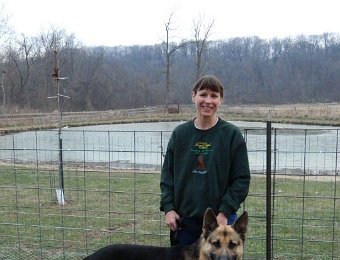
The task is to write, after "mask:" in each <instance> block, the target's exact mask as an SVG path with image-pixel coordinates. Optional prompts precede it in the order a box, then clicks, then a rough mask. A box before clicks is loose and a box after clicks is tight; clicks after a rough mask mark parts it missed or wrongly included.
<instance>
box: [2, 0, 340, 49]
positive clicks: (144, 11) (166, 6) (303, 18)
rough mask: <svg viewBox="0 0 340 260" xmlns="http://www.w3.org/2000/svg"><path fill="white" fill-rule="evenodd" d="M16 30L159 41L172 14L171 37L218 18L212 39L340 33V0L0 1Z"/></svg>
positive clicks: (104, 41) (89, 41) (99, 40)
mask: <svg viewBox="0 0 340 260" xmlns="http://www.w3.org/2000/svg"><path fill="white" fill-rule="evenodd" d="M2 5H3V7H4V11H5V12H4V13H6V14H8V15H9V24H10V25H11V26H12V27H13V28H14V30H15V31H16V32H17V33H24V34H25V35H27V36H35V35H37V34H38V33H40V32H42V31H47V30H48V29H49V28H50V27H51V26H54V27H55V28H58V29H65V30H66V32H67V33H68V34H70V33H74V34H75V36H76V38H77V39H78V40H79V41H81V42H82V43H83V44H85V45H87V46H97V45H106V46H116V45H134V44H140V45H144V44H157V43H160V42H161V41H162V39H164V36H165V26H164V24H165V22H166V21H167V20H168V18H169V17H170V14H171V13H174V15H173V20H172V21H173V27H174V28H175V30H174V31H173V32H172V35H173V36H176V38H174V39H173V40H175V41H177V40H180V39H183V38H186V39H190V38H192V36H193V29H192V28H193V21H194V20H196V21H197V20H198V18H199V17H200V16H201V17H204V21H205V24H209V23H211V22H212V21H214V25H213V28H212V34H211V36H210V38H209V39H211V40H217V39H221V40H224V39H228V38H231V37H238V36H240V37H244V36H254V35H256V36H259V37H261V38H268V39H270V38H274V37H279V38H283V37H287V36H296V35H300V34H304V35H310V34H322V33H324V32H335V33H338V32H340V14H339V10H340V8H339V7H340V0H0V6H2Z"/></svg>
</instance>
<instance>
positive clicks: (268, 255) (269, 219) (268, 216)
mask: <svg viewBox="0 0 340 260" xmlns="http://www.w3.org/2000/svg"><path fill="white" fill-rule="evenodd" d="M266 136H267V142H266V144H267V147H266V153H267V155H266V259H267V260H270V259H272V213H271V210H272V180H271V165H272V157H271V156H272V134H271V121H267V134H266Z"/></svg>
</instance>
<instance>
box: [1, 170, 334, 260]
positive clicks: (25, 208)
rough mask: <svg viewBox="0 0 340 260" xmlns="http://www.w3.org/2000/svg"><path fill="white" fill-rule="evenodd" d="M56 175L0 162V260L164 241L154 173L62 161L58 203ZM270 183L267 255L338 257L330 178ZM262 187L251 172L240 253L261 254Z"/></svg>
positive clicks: (263, 244) (74, 256)
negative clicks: (62, 182)
mask: <svg viewBox="0 0 340 260" xmlns="http://www.w3.org/2000/svg"><path fill="white" fill-rule="evenodd" d="M335 180H336V179H335ZM57 182H58V173H57V172H56V171H53V170H51V169H50V168H48V167H45V169H44V168H43V167H41V166H38V165H37V166H36V167H31V168H28V167H21V166H16V167H15V168H13V167H8V166H4V165H3V166H2V168H1V174H0V183H1V185H0V187H1V197H0V207H1V211H2V212H1V215H0V259H81V258H82V257H83V256H85V255H87V254H89V253H91V252H92V251H94V250H95V249H97V248H99V247H102V246H105V245H107V244H110V243H118V242H129V243H137V244H153V245H168V244H169V242H168V231H167V228H166V227H165V224H164V216H163V214H162V213H160V212H159V208H158V207H159V196H160V194H159V173H155V172H137V171H130V172H129V171H124V172H120V171H99V170H95V169H93V170H84V169H82V168H81V167H80V168H78V169H75V168H72V169H71V168H70V169H67V168H66V169H65V198H66V204H65V205H59V204H58V203H57V201H56V195H55V189H56V188H55V187H56V186H57ZM273 185H274V190H275V194H274V197H273V202H274V203H273V211H272V212H273V213H272V214H273V226H272V227H273V252H274V258H273V259H325V260H326V259H339V258H337V257H339V256H340V249H339V247H338V245H337V244H336V243H338V242H339V239H340V234H339V230H340V228H339V222H340V216H339V210H338V209H339V208H340V202H339V200H338V199H336V198H335V196H334V195H335V194H339V192H340V188H339V185H338V186H337V185H335V183H334V178H333V179H330V180H329V181H326V180H323V181H322V182H320V181H318V178H317V177H315V178H313V177H311V178H310V179H309V180H308V182H305V181H304V179H303V176H301V177H295V178H284V177H282V178H277V179H275V182H273ZM265 194H266V178H264V177H263V175H253V176H252V182H251V189H250V194H249V196H248V198H247V200H246V202H245V203H244V205H243V206H242V209H240V212H241V211H242V210H247V211H248V212H249V215H250V223H249V233H248V238H247V241H246V249H245V251H246V253H245V255H246V257H245V259H264V258H265V251H266V241H265V238H266V231H265V226H266V218H265V214H266V197H265ZM335 209H337V210H335ZM332 257H333V258H332Z"/></svg>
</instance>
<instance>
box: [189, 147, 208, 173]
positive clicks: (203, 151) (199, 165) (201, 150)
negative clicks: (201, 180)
mask: <svg viewBox="0 0 340 260" xmlns="http://www.w3.org/2000/svg"><path fill="white" fill-rule="evenodd" d="M191 151H192V152H193V153H194V154H195V155H196V156H197V162H196V166H195V168H194V169H193V170H192V173H195V174H206V173H207V172H208V171H207V169H206V166H205V161H204V158H205V155H207V154H209V152H210V151H211V144H210V143H207V142H204V141H199V142H197V143H195V144H194V147H193V149H192V150H191Z"/></svg>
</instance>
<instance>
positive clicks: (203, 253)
mask: <svg viewBox="0 0 340 260" xmlns="http://www.w3.org/2000/svg"><path fill="white" fill-rule="evenodd" d="M247 226H248V213H247V212H246V211H244V212H243V214H242V215H241V216H240V217H239V218H238V219H237V220H236V222H235V223H234V224H233V225H232V226H227V225H218V224H217V220H216V216H215V214H214V213H213V211H212V210H211V209H210V208H208V209H207V210H206V211H205V214H204V219H203V228H202V235H201V237H200V239H199V240H198V241H197V242H196V243H194V244H192V245H190V246H183V245H176V246H172V247H158V246H144V245H132V244H121V245H119V244H116V245H110V246H107V247H104V248H102V249H99V250H98V251H96V252H95V253H93V254H92V255H89V256H88V257H86V258H84V260H99V259H101V260H106V259H107V260H108V259H113V260H133V259H138V260H242V259H243V245H244V240H245V236H246V231H247Z"/></svg>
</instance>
